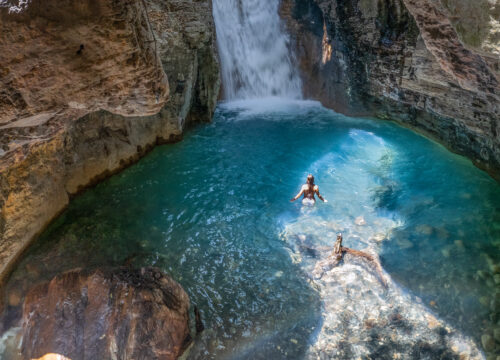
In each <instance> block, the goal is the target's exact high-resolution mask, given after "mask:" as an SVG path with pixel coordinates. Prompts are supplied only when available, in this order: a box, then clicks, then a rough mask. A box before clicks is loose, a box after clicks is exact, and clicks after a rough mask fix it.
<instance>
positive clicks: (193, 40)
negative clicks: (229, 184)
mask: <svg viewBox="0 0 500 360" xmlns="http://www.w3.org/2000/svg"><path fill="white" fill-rule="evenodd" d="M0 34H1V35H0V274H1V273H5V270H6V269H7V268H8V266H9V264H11V263H12V261H13V260H14V259H15V258H16V256H17V255H18V254H19V253H20V252H21V251H22V250H23V248H25V247H26V246H27V244H28V243H29V242H30V240H31V239H33V238H34V236H36V235H37V234H38V233H39V232H40V231H41V230H42V229H43V228H44V227H45V226H46V225H47V224H48V223H49V222H50V221H51V219H53V218H54V217H55V216H56V215H57V214H58V213H59V212H61V211H62V210H63V209H64V208H65V206H66V205H67V204H68V201H69V199H70V197H71V196H72V195H74V194H76V193H77V192H78V191H80V190H82V189H83V188H85V187H87V186H89V185H92V184H94V183H95V182H97V181H98V180H100V179H102V178H104V177H106V176H109V175H110V174H112V173H113V172H116V171H118V170H120V169H121V168H123V167H124V166H126V165H128V164H130V163H131V162H134V161H136V160H137V159H138V158H140V157H141V156H142V155H144V154H145V153H146V152H147V151H148V150H149V149H150V148H151V147H153V146H154V145H156V144H159V143H164V142H170V141H176V140H178V139H180V137H181V136H182V132H183V129H184V128H185V126H186V125H187V124H189V123H191V122H198V121H209V120H210V119H211V117H212V113H213V111H214V108H215V104H216V101H217V97H218V94H219V87H220V80H219V67H218V58H217V54H216V50H215V29H214V25H213V20H212V12H211V1H210V0H199V1H195V2H194V1H189V0H169V1H159V0H144V1H142V0H99V1H91V0H86V1H71V0H67V1H58V0H57V1H56V0H49V1H47V0H44V1H42V0H36V1H32V2H30V4H29V6H28V8H27V9H26V10H25V11H24V12H21V13H20V14H13V13H8V11H7V9H5V8H3V9H2V8H0Z"/></svg>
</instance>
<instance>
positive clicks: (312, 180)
mask: <svg viewBox="0 0 500 360" xmlns="http://www.w3.org/2000/svg"><path fill="white" fill-rule="evenodd" d="M307 183H308V184H310V185H312V184H314V176H312V174H309V175H307Z"/></svg>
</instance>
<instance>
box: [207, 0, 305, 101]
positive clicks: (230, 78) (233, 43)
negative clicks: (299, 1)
mask: <svg viewBox="0 0 500 360" xmlns="http://www.w3.org/2000/svg"><path fill="white" fill-rule="evenodd" d="M278 6H279V0H214V2H213V13H214V19H215V27H216V31H217V46H218V48H219V54H220V58H221V67H222V81H223V88H224V95H225V98H226V99H231V100H234V99H249V98H264V97H270V96H277V97H286V98H301V97H302V91H301V81H300V78H299V76H298V73H297V71H296V69H295V68H294V66H293V61H292V56H291V54H290V52H289V46H288V45H289V38H288V36H287V34H285V33H284V31H283V29H282V24H281V21H280V17H279V15H278Z"/></svg>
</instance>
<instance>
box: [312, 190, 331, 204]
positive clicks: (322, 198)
mask: <svg viewBox="0 0 500 360" xmlns="http://www.w3.org/2000/svg"><path fill="white" fill-rule="evenodd" d="M314 191H315V192H316V195H318V197H319V198H320V199H321V201H323V202H328V200H325V198H324V197H323V196H321V194H320V193H319V187H318V186H315V188H314Z"/></svg>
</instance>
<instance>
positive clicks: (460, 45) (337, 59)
mask: <svg viewBox="0 0 500 360" xmlns="http://www.w3.org/2000/svg"><path fill="white" fill-rule="evenodd" d="M479 3H480V4H476V3H475V2H474V6H472V2H468V1H461V0H418V1H417V0H284V1H283V2H282V8H281V15H282V16H283V17H284V19H285V20H286V24H287V27H288V29H289V30H290V33H291V35H292V40H293V43H294V44H295V46H296V51H297V54H298V59H297V60H298V63H299V67H300V70H301V74H302V77H303V79H304V81H303V82H304V84H305V89H304V90H305V95H306V96H307V97H310V98H315V99H318V100H320V101H321V102H322V103H323V104H324V105H326V106H328V107H331V108H333V109H335V110H337V111H339V112H343V113H346V114H350V115H375V116H378V117H381V118H388V119H393V120H396V121H399V122H401V123H403V124H405V125H408V126H411V127H412V128H414V129H417V130H419V131H421V132H423V133H424V134H426V135H428V136H430V137H432V138H434V139H436V140H438V141H440V142H441V143H443V144H445V145H446V146H447V147H449V148H450V149H451V150H453V151H455V152H457V153H460V154H463V155H465V156H467V157H469V158H470V159H471V160H472V161H473V162H474V163H475V164H476V165H477V166H479V167H481V168H483V169H485V170H487V171H488V172H489V173H490V174H492V175H493V176H494V177H496V178H499V179H500V98H499V95H500V87H499V74H500V73H499V69H500V57H499V56H498V55H499V53H500V52H499V41H498V40H499V38H498V36H499V32H498V31H499V30H498V21H499V15H500V14H499V12H500V3H498V2H494V1H493V2H492V1H487V0H484V1H480V2H479ZM471 7H472V8H473V9H471ZM474 14H475V15H477V16H475V15H474ZM479 15H480V16H479ZM483 18H484V19H486V20H488V21H486V22H485V21H482V20H481V19H483ZM478 24H481V26H479V25H478Z"/></svg>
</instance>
